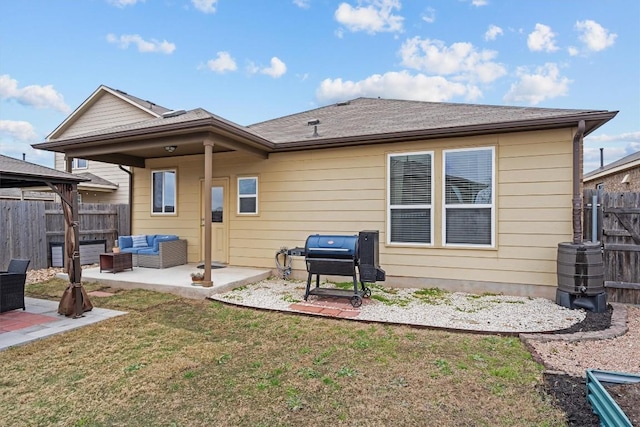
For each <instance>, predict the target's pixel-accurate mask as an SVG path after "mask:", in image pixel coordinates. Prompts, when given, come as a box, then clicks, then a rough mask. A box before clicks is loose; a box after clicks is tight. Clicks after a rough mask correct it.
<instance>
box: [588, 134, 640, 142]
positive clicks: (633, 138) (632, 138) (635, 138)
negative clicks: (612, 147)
mask: <svg viewBox="0 0 640 427" xmlns="http://www.w3.org/2000/svg"><path fill="white" fill-rule="evenodd" d="M587 138H588V139H589V141H593V142H628V143H640V131H637V132H626V133H621V134H619V135H607V134H602V135H590V136H588V137H587Z"/></svg>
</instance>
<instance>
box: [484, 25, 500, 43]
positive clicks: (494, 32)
mask: <svg viewBox="0 0 640 427" xmlns="http://www.w3.org/2000/svg"><path fill="white" fill-rule="evenodd" d="M502 34H504V33H503V31H502V28H500V27H498V26H497V25H493V24H491V25H489V28H488V29H487V32H486V33H484V39H485V40H487V41H488V40H495V39H496V38H497V37H498V36H501V35H502Z"/></svg>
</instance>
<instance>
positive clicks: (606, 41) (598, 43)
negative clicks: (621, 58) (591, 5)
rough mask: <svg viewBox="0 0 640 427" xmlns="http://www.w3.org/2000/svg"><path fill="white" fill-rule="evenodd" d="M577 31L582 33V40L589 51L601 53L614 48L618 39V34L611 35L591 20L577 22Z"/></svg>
mask: <svg viewBox="0 0 640 427" xmlns="http://www.w3.org/2000/svg"><path fill="white" fill-rule="evenodd" d="M575 28H576V30H577V31H578V32H579V33H580V40H581V41H582V42H583V43H584V44H585V45H586V47H587V49H588V50H591V51H594V52H599V51H601V50H604V49H606V48H608V47H609V46H612V45H613V43H614V42H615V40H616V38H617V37H618V35H617V34H613V33H610V32H609V30H607V29H606V28H604V27H602V25H600V24H598V23H597V22H595V21H591V20H589V19H587V20H585V21H578V22H576V26H575Z"/></svg>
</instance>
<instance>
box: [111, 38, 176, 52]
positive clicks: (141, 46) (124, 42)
mask: <svg viewBox="0 0 640 427" xmlns="http://www.w3.org/2000/svg"><path fill="white" fill-rule="evenodd" d="M107 41H108V42H109V43H114V44H117V45H118V46H119V47H120V48H121V49H127V48H128V47H129V45H130V44H135V45H136V46H137V47H138V52H142V53H149V52H152V53H156V52H157V53H164V54H167V55H170V54H172V53H173V51H174V50H176V45H175V44H174V43H170V42H168V41H166V40H163V41H158V40H155V39H151V40H145V39H143V38H142V37H140V36H139V35H138V34H123V35H121V36H120V37H117V36H116V35H115V34H107Z"/></svg>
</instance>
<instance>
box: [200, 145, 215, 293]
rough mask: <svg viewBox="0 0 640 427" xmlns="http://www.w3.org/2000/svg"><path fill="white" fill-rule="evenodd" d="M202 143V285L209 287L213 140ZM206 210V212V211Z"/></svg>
mask: <svg viewBox="0 0 640 427" xmlns="http://www.w3.org/2000/svg"><path fill="white" fill-rule="evenodd" d="M202 144H203V145H204V188H205V191H204V212H205V218H204V280H203V281H202V286H204V287H211V286H213V281H212V280H211V253H212V249H211V240H212V239H211V180H212V177H213V141H212V140H211V139H208V138H207V139H205V140H204V141H203V143H202ZM207 212H208V213H207Z"/></svg>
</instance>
